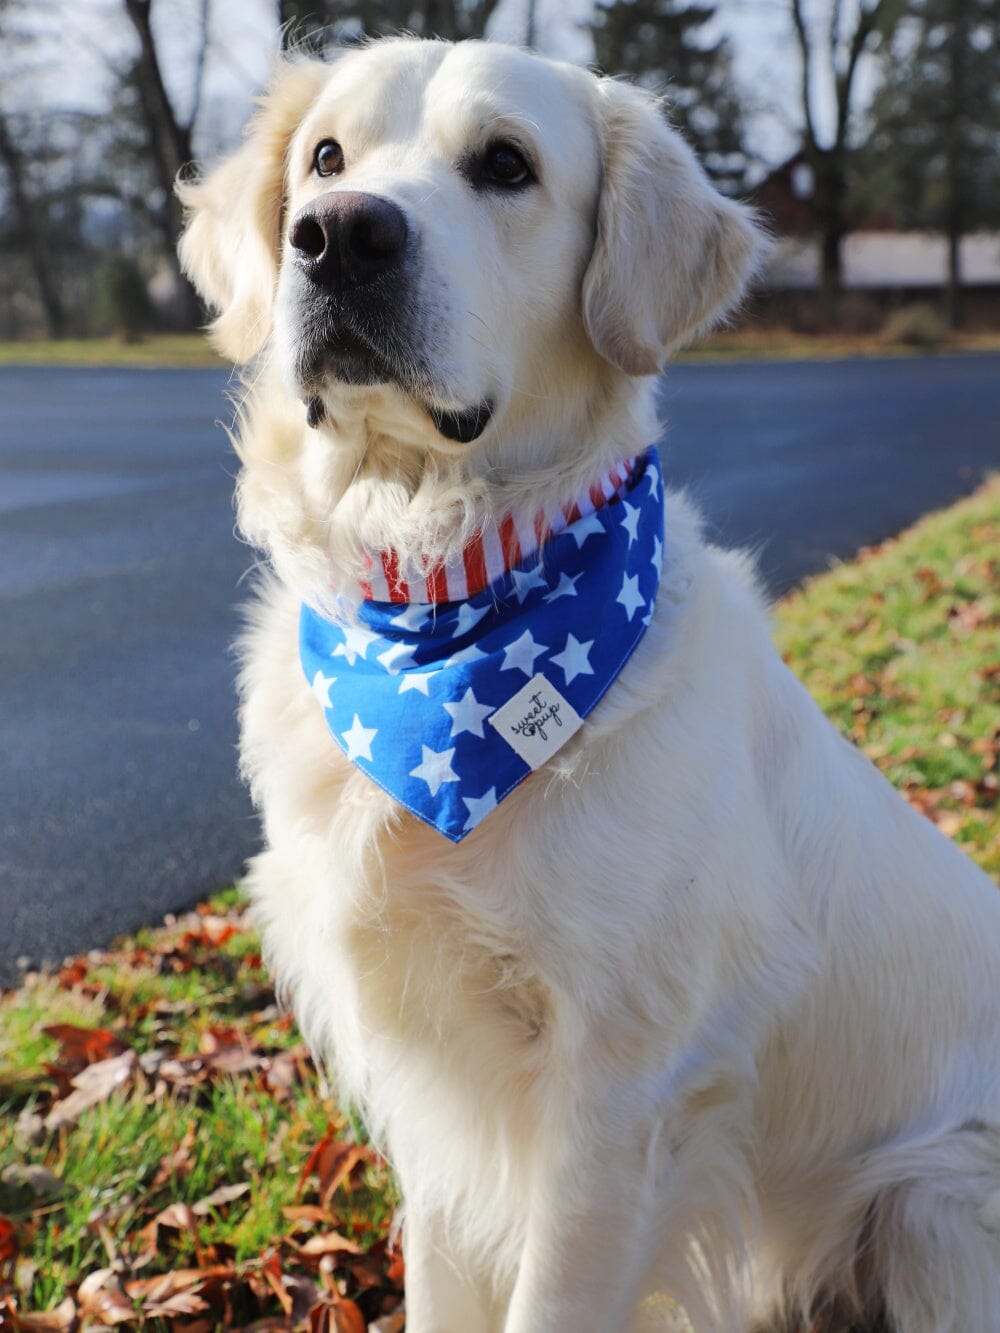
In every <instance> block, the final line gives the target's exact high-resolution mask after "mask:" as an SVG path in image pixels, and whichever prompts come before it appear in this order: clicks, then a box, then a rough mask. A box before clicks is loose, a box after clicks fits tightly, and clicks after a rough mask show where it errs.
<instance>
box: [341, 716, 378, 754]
mask: <svg viewBox="0 0 1000 1333" xmlns="http://www.w3.org/2000/svg"><path fill="white" fill-rule="evenodd" d="M377 735H378V727H366V726H364V725H363V724H362V721H361V719H360V717H358V715H357V713H355V714H354V721H353V722H352V723H351V725H350V727H349V728H348V729H347V731H343V732H341V737H342V738H343V739H344V740H345V741H346V742H347V757H348V759H350V761H351V763H353V762H354V761H355V759H369V760H370V759H371V757H372V741H373V740H374V739H375V737H376V736H377Z"/></svg>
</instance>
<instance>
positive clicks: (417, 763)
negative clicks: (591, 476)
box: [299, 449, 663, 842]
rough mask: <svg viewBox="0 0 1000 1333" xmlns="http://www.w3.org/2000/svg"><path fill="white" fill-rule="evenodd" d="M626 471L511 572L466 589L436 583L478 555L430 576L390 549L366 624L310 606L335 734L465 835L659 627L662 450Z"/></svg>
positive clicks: (426, 816) (319, 687)
mask: <svg viewBox="0 0 1000 1333" xmlns="http://www.w3.org/2000/svg"><path fill="white" fill-rule="evenodd" d="M616 475H619V477H620V478H624V480H620V484H619V485H618V486H617V487H612V489H611V490H610V493H608V483H607V481H606V482H604V483H600V484H599V485H598V487H597V488H596V489H595V488H593V487H592V488H591V490H590V492H589V493H588V496H586V497H581V499H580V500H578V501H577V502H576V503H575V504H574V505H572V506H569V507H568V508H567V509H564V510H561V511H560V513H559V514H554V515H547V516H546V515H542V516H539V517H538V518H537V519H536V520H535V521H534V522H533V523H532V524H531V525H530V531H531V532H533V533H534V534H535V541H534V549H533V550H532V551H531V553H530V554H528V555H527V556H526V555H525V553H524V550H523V549H522V548H521V543H520V540H519V541H518V549H517V551H516V552H515V550H514V548H513V545H511V546H510V548H509V549H508V551H507V553H506V555H507V558H506V559H504V561H503V562H502V565H501V572H500V573H499V576H498V577H494V578H492V579H491V580H489V581H487V582H486V583H485V584H484V585H483V586H482V587H481V588H480V589H478V590H477V591H475V592H472V593H468V594H467V595H465V596H463V597H461V598H459V599H456V600H445V599H443V598H440V597H437V596H430V595H428V594H429V593H430V592H431V591H432V590H433V591H435V592H439V591H441V590H443V589H445V588H447V587H448V583H447V576H448V574H449V573H453V575H454V580H455V582H456V583H457V582H459V581H460V579H461V578H462V577H465V578H466V587H467V588H468V586H469V585H470V584H472V583H473V580H472V579H471V578H470V577H469V576H468V568H469V566H470V558H471V560H473V561H474V560H475V552H473V554H472V556H471V557H470V555H469V552H466V557H465V559H464V560H463V562H462V566H463V568H464V570H465V571H466V572H465V573H464V574H463V572H462V569H456V570H454V571H447V570H446V571H444V574H443V575H442V573H441V572H440V571H431V572H430V573H429V574H428V576H427V579H426V586H419V587H418V586H413V587H409V586H407V585H405V584H403V581H402V580H401V579H400V578H399V577H398V575H396V574H395V561H394V560H393V559H392V557H385V558H380V561H379V563H380V564H381V565H382V567H383V569H382V573H383V574H384V576H385V583H384V584H378V585H375V584H374V583H373V584H372V586H371V587H370V592H371V593H372V594H373V595H372V597H371V599H366V600H365V601H363V602H362V603H361V605H360V606H359V608H358V610H357V619H356V621H355V622H354V623H343V624H342V623H339V622H338V621H335V620H329V619H326V618H325V617H324V616H322V615H320V614H319V613H318V612H317V611H315V610H313V609H312V608H311V607H309V606H305V605H304V606H303V607H302V614H301V621H300V639H299V646H300V652H301V658H302V667H303V670H304V671H305V674H306V679H307V680H308V681H309V683H310V685H311V687H312V691H313V694H314V695H315V696H316V700H317V702H318V704H319V706H320V708H322V710H323V713H324V716H325V718H326V723H327V726H328V727H329V729H330V732H331V734H332V736H333V739H334V740H335V741H336V743H337V744H338V745H339V746H340V748H341V750H343V752H344V754H345V755H346V756H347V758H348V759H349V760H350V761H351V763H352V764H354V765H356V766H357V767H358V768H359V769H360V770H361V771H362V773H364V774H365V775H366V776H367V777H369V778H370V779H371V780H372V781H373V782H375V783H377V785H378V786H380V787H381V788H382V789H383V790H384V791H386V792H388V793H389V795H390V796H393V797H394V798H395V799H396V800H397V801H399V802H400V804H401V805H404V806H405V807H406V808H407V809H408V810H410V811H411V812H412V813H413V814H415V815H416V816H417V817H418V818H419V819H422V820H423V821H424V822H425V823H427V824H430V825H431V827H432V828H435V829H437V830H438V832H439V833H443V834H444V836H445V837H446V838H450V839H451V840H452V842H460V841H461V840H462V839H463V838H464V837H465V836H466V834H468V833H470V832H471V831H472V830H473V829H474V828H475V827H476V825H477V824H479V823H480V821H481V820H483V819H485V817H486V816H487V815H488V814H489V813H490V812H491V811H492V810H495V809H496V807H497V805H499V803H500V802H501V801H502V800H503V799H504V797H505V796H509V795H510V793H511V792H512V791H513V790H514V788H515V787H517V786H518V784H519V783H521V782H523V781H524V779H525V778H526V777H528V776H529V774H530V773H532V772H534V771H535V770H536V769H538V768H541V767H542V765H543V764H545V763H547V762H548V761H549V760H550V759H551V758H552V757H553V755H555V754H556V753H557V752H558V751H559V750H560V749H561V748H562V746H563V745H565V744H566V742H567V741H568V740H569V739H570V738H571V737H572V736H573V735H574V734H575V733H576V732H577V731H578V730H579V728H580V727H581V725H582V724H583V719H584V718H585V717H586V716H587V715H588V713H590V712H591V711H592V709H594V708H595V707H596V706H597V704H598V703H599V701H600V700H601V699H602V698H603V696H604V694H605V692H606V691H607V690H608V688H609V687H610V686H611V684H612V683H613V682H614V680H615V678H616V677H617V675H618V674H619V672H620V671H621V669H622V667H624V665H625V663H626V662H627V661H628V659H629V657H630V656H631V655H632V652H633V650H634V649H635V647H636V644H637V643H638V642H639V640H640V639H641V638H642V635H643V634H644V632H645V630H646V628H647V626H648V625H649V622H650V620H651V618H652V613H653V603H654V601H655V598H656V592H657V588H658V586H659V580H660V568H661V565H662V561H663V486H662V481H661V477H660V468H659V456H658V455H657V452H656V450H655V449H650V450H649V451H648V452H647V453H646V454H644V455H643V456H642V457H641V458H639V459H637V460H635V461H634V463H633V462H630V463H629V464H623V465H622V468H621V469H620V473H619V474H615V473H611V474H609V478H610V480H611V481H613V480H614V478H615V476H616ZM598 500H599V501H600V503H598ZM584 511H587V512H584ZM512 523H513V520H510V519H505V520H504V521H503V523H501V524H500V525H499V529H498V533H500V534H502V532H503V530H504V527H505V525H509V524H512ZM514 528H515V531H516V529H517V525H516V524H514ZM522 532H523V535H524V536H525V544H526V545H529V544H530V542H529V537H528V533H527V532H524V531H523V530H522ZM543 538H544V540H543ZM480 540H481V539H480ZM501 544H502V542H501ZM512 555H516V556H518V557H519V558H518V559H517V560H510V559H509V557H510V556H512ZM508 565H509V567H508ZM386 566H388V569H386ZM476 568H477V569H478V565H477V566H476ZM390 573H392V574H393V575H394V577H390ZM488 573H489V571H488V570H487V575H488ZM420 582H421V584H423V583H424V580H421V581H420ZM452 586H454V584H453V585H452ZM404 589H405V591H406V594H407V596H406V597H405V598H404V596H403V593H404ZM368 591H369V590H368V589H366V593H367V592H368ZM386 591H388V593H389V596H388V597H387V596H386ZM376 593H380V594H381V596H380V597H379V596H376V595H375V594H376ZM425 597H426V600H417V598H421V599H422V598H425ZM404 600H405V601H406V603H407V604H406V607H405V609H403V610H401V609H400V605H401V603H402V602H403V601H404Z"/></svg>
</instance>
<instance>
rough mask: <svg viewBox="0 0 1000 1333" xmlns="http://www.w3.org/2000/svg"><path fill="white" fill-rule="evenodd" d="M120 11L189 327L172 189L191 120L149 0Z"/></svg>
mask: <svg viewBox="0 0 1000 1333" xmlns="http://www.w3.org/2000/svg"><path fill="white" fill-rule="evenodd" d="M124 4H125V12H126V14H127V15H128V17H129V19H130V20H131V23H132V26H133V28H134V29H135V33H136V36H137V37H138V38H139V58H138V60H137V61H136V65H135V70H134V74H133V77H134V79H135V83H136V87H137V90H138V93H139V104H140V106H141V107H142V113H143V119H144V120H145V122H146V131H147V134H148V136H149V146H150V150H151V152H150V157H151V159H152V162H153V166H154V168H155V171H156V178H157V183H158V185H159V186H160V189H161V190H162V191H163V193H164V206H163V213H162V225H163V233H164V242H165V246H166V250H167V254H168V257H169V260H170V265H171V268H172V269H173V272H174V274H175V275H176V278H177V282H178V304H179V307H180V311H179V313H180V316H181V319H182V321H183V323H184V324H185V326H186V327H188V328H193V327H194V326H195V325H196V324H197V323H198V322H199V320H200V317H201V314H200V306H199V303H198V299H197V297H196V296H195V293H194V289H193V288H192V287H191V285H190V284H189V283H188V281H187V279H186V278H185V277H184V275H183V274H182V273H181V270H180V265H179V263H178V261H177V242H178V240H179V239H180V234H181V229H182V227H183V225H184V214H183V210H182V208H181V205H180V201H179V200H178V198H177V196H176V195H175V194H174V182H175V181H176V179H177V176H178V173H179V172H180V171H181V170H182V168H184V167H186V166H187V165H188V164H189V163H190V162H191V161H192V160H193V158H194V152H193V150H192V147H191V128H192V127H191V126H190V125H184V124H182V123H181V122H180V121H179V120H178V118H177V115H176V113H175V112H174V108H173V106H172V104H171V102H170V98H169V96H168V95H167V89H166V85H165V84H164V82H163V73H162V70H161V68H160V60H159V55H158V53H157V50H156V41H155V39H154V36H153V29H152V23H151V14H152V0H124Z"/></svg>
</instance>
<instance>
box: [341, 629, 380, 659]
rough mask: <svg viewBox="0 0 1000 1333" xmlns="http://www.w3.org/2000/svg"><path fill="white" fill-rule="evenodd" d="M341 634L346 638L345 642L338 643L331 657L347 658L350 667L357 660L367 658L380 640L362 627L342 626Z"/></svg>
mask: <svg viewBox="0 0 1000 1333" xmlns="http://www.w3.org/2000/svg"><path fill="white" fill-rule="evenodd" d="M340 632H341V634H343V636H344V642H343V643H338V644H337V646H336V648H334V650H333V652H332V653H331V654H330V656H331V657H346V658H347V665H348V666H353V665H354V661H355V658H358V657H367V656H368V649H369V648H370V647H371V645H372V644H373V643H374V641H375V640H376V639H377V638H378V635H377V634H373V633H372V632H371V630H368V629H363V628H362V627H361V626H360V625H342V626H341V627H340Z"/></svg>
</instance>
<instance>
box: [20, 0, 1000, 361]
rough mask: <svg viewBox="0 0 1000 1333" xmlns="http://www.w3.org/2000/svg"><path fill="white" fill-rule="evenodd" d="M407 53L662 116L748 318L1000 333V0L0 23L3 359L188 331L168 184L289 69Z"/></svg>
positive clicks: (91, 9)
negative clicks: (478, 42)
mask: <svg viewBox="0 0 1000 1333" xmlns="http://www.w3.org/2000/svg"><path fill="white" fill-rule="evenodd" d="M399 31H407V32H412V33H416V34H418V35H422V36H440V37H445V38H449V39H461V38H468V37H488V38H489V37H501V38H503V39H504V40H514V41H519V42H521V43H523V44H525V45H527V46H531V47H535V48H537V49H539V50H540V51H542V52H543V53H544V54H546V55H555V56H564V57H566V58H570V59H576V60H582V61H584V62H587V63H589V64H591V65H592V66H593V67H594V68H596V69H598V70H600V71H603V72H606V73H609V74H615V75H617V74H623V75H626V76H628V77H629V78H632V79H635V80H637V81H638V82H639V83H641V84H643V85H644V86H647V87H649V88H652V89H654V90H656V91H658V92H663V93H665V94H666V98H667V101H666V103H665V112H666V114H668V115H669V116H670V117H671V119H672V120H673V122H674V123H675V124H676V125H677V126H678V127H679V128H680V129H681V131H682V132H683V133H684V134H685V135H686V136H687V137H688V139H689V140H690V141H691V143H692V144H693V146H694V147H695V149H696V151H697V152H698V153H699V155H700V156H701V159H702V161H703V162H704V164H705V166H706V169H707V170H708V172H709V174H710V175H711V176H712V177H713V179H714V180H715V181H716V182H717V184H718V185H719V187H720V188H721V189H722V190H724V191H726V192H728V193H730V194H733V195H738V196H741V197H748V198H750V199H751V200H753V201H754V202H756V203H757V205H758V206H759V207H760V208H761V210H762V211H763V213H764V215H765V217H766V218H767V219H768V220H769V222H770V225H771V226H772V229H773V231H774V232H775V234H776V235H777V236H778V237H779V240H780V242H781V245H780V246H779V253H778V258H777V260H776V261H775V265H774V266H773V268H772V270H771V271H770V273H769V275H768V279H767V282H766V284H765V290H764V292H763V294H762V295H760V296H759V297H758V298H757V300H756V301H755V303H754V307H753V312H754V315H755V317H756V318H758V319H764V320H765V321H766V320H767V319H769V318H770V319H773V320H774V321H776V322H778V321H784V322H785V323H790V324H795V323H796V322H797V323H798V324H799V325H801V326H802V327H803V328H804V329H806V330H808V329H810V328H814V329H817V328H821V327H822V328H827V329H829V328H844V329H849V330H850V329H853V330H854V331H870V330H869V326H871V328H875V327H877V326H878V325H879V324H880V323H882V322H883V321H884V320H886V319H887V318H889V319H895V320H896V321H897V324H898V323H899V321H900V318H901V316H900V307H901V306H902V307H904V315H905V310H907V309H909V308H911V306H912V307H913V308H917V309H919V312H920V314H919V318H916V317H915V320H916V324H919V327H920V330H921V331H922V332H921V337H922V338H923V336H924V335H925V334H926V330H927V329H928V327H930V325H931V323H933V322H934V321H935V320H936V321H937V325H936V326H935V327H938V326H940V327H944V325H945V323H948V324H950V325H952V326H953V327H958V326H960V325H961V324H962V323H963V322H966V323H967V322H969V320H970V318H971V320H972V321H973V322H974V323H979V324H982V323H983V322H984V321H985V322H986V323H988V324H990V325H992V326H993V327H998V326H1000V78H998V73H1000V0H693V2H688V0H567V2H564V0H422V2H421V0H252V2H251V0H243V2H242V3H241V0H82V2H81V0H51V2H50V3H49V4H47V5H46V6H44V7H41V6H39V5H38V4H37V3H35V2H33V0H0V338H8V339H10V338H25V337H41V336H48V337H55V338H58V337H66V336H81V335H83V336H86V335H89V334H98V333H114V334H117V335H118V336H120V337H122V338H127V339H128V338H137V337H140V336H142V334H143V333H145V332H146V331H149V330H152V329H157V328H162V329H179V330H183V329H191V328H194V327H196V326H197V325H198V324H199V322H200V321H201V320H202V318H203V312H202V311H200V309H199V307H198V303H197V301H196V299H195V297H194V294H193V292H192V291H191V290H190V288H189V287H188V285H187V284H186V282H185V281H184V280H183V278H182V276H181V274H180V272H179V270H178V266H177V260H176V254H175V244H176V239H177V235H178V232H179V229H180V226H181V217H180V212H179V208H178V205H177V202H176V200H175V198H174V195H173V192H172V189H171V185H172V182H173V180H174V178H175V177H176V176H177V174H178V173H179V172H182V171H185V170H188V169H190V164H191V163H192V162H194V161H195V160H196V159H201V160H204V159H210V158H212V157H214V156H215V155H217V154H218V153H219V152H221V151H223V150H224V149H225V148H226V147H228V146H230V145H231V144H232V143H233V142H234V141H235V140H236V138H237V137H238V134H239V129H240V125H241V123H242V121H243V119H244V118H245V116H246V114H247V112H248V109H249V98H250V96H251V95H252V94H253V93H254V92H255V91H257V90H259V86H260V84H261V83H262V82H263V80H264V78H265V77H266V69H267V65H268V63H269V60H270V59H271V58H273V55H274V53H275V52H276V51H277V50H278V49H279V48H280V47H281V46H288V45H291V44H300V43H306V44H307V45H309V46H310V47H311V48H313V49H315V50H317V51H322V50H325V49H328V48H329V47H332V46H335V45H338V44H345V43H347V44H350V43H355V42H358V41H362V40H364V39H366V38H368V37H372V36H378V35H381V34H384V33H389V32H399ZM748 47H752V48H753V49H754V50H755V51H756V53H757V74H756V76H755V77H753V78H747V76H746V73H745V70H746V68H747V61H746V60H745V59H744V60H743V62H742V67H743V70H744V72H743V73H742V74H741V72H740V61H739V60H738V59H737V57H738V56H739V55H740V53H741V51H742V52H743V53H744V54H745V52H746V49H747V48H748ZM776 127H777V129H776ZM872 238H875V239H872ZM906 238H909V239H906ZM852 247H853V249H852ZM873 256H874V258H873ZM873 264H874V266H875V268H876V270H877V271H876V272H875V274H874V277H873V276H872V273H871V269H872V265H873ZM879 265H881V269H880V268H879ZM855 271H856V272H860V273H861V275H862V276H861V278H860V279H858V278H857V276H856V273H855ZM928 311H930V316H928ZM905 323H906V320H905V318H903V324H904V325H905Z"/></svg>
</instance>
